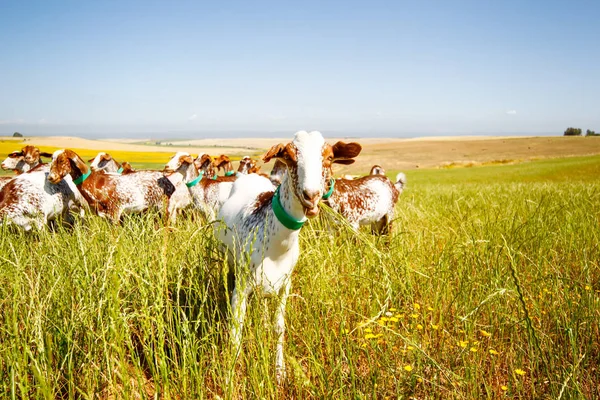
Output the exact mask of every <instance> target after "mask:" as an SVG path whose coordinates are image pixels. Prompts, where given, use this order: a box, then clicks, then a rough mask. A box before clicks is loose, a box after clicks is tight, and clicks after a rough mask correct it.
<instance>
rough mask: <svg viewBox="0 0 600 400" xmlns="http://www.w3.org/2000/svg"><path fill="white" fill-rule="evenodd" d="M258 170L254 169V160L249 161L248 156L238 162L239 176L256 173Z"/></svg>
mask: <svg viewBox="0 0 600 400" xmlns="http://www.w3.org/2000/svg"><path fill="white" fill-rule="evenodd" d="M259 169H260V168H257V167H256V160H253V159H251V158H250V157H249V156H245V157H244V158H242V159H241V160H240V166H239V168H238V172H239V173H241V174H250V173H252V172H257V171H258V170H259Z"/></svg>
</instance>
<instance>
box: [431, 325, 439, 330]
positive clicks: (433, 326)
mask: <svg viewBox="0 0 600 400" xmlns="http://www.w3.org/2000/svg"><path fill="white" fill-rule="evenodd" d="M439 327H440V326H439V325H434V324H431V329H433V330H436V331H437V330H438V329H439Z"/></svg>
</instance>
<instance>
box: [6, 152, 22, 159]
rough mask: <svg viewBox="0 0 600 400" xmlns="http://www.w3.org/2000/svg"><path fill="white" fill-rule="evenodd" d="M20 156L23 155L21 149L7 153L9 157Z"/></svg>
mask: <svg viewBox="0 0 600 400" xmlns="http://www.w3.org/2000/svg"><path fill="white" fill-rule="evenodd" d="M21 156H23V152H22V151H13V152H12V153H10V154H9V155H8V157H10V158H17V157H21Z"/></svg>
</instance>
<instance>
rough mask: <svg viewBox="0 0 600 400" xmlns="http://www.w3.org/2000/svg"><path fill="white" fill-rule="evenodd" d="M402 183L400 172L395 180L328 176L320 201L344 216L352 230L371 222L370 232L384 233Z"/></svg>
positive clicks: (389, 223) (403, 180)
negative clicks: (328, 179) (326, 187)
mask: <svg viewBox="0 0 600 400" xmlns="http://www.w3.org/2000/svg"><path fill="white" fill-rule="evenodd" d="M335 146H337V144H336V145H334V146H333V147H334V148H335ZM334 151H335V150H334ZM405 185H406V176H405V175H404V174H403V173H402V172H400V173H399V174H398V175H396V182H395V183H392V181H390V179H389V178H388V177H386V176H385V175H380V174H371V175H367V176H363V177H361V178H358V179H345V178H338V179H330V181H329V184H328V191H327V193H326V194H325V197H324V203H325V204H327V205H328V206H329V207H331V208H332V209H333V210H334V211H336V212H338V213H339V214H340V215H341V216H342V217H344V218H345V219H346V220H347V221H348V223H349V224H350V225H351V226H352V227H353V228H354V229H355V230H358V228H359V227H360V226H361V225H371V231H372V232H373V233H378V234H387V233H389V232H390V230H391V228H392V220H393V218H394V208H395V206H396V203H397V202H398V197H399V196H400V194H401V193H402V191H403V190H404V186H405Z"/></svg>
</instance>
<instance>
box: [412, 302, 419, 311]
mask: <svg viewBox="0 0 600 400" xmlns="http://www.w3.org/2000/svg"><path fill="white" fill-rule="evenodd" d="M413 307H414V308H415V310H420V309H421V306H420V305H419V303H415V304H413Z"/></svg>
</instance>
